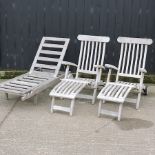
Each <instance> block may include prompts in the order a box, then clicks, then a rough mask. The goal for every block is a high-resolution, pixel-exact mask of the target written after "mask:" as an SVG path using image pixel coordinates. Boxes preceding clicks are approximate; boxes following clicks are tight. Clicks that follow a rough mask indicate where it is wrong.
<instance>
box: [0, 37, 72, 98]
mask: <svg viewBox="0 0 155 155" xmlns="http://www.w3.org/2000/svg"><path fill="white" fill-rule="evenodd" d="M60 42H61V43H60ZM62 42H63V43H62ZM59 43H60V44H59ZM68 43H69V39H68V38H56V37H43V38H42V40H41V43H40V46H39V48H38V51H37V53H36V56H35V58H34V61H33V64H32V66H31V69H30V71H29V72H28V73H26V74H23V75H21V76H18V77H15V78H13V79H11V80H7V81H5V82H3V83H1V84H0V91H1V92H5V93H9V94H14V95H18V96H20V97H21V100H22V101H24V100H26V99H28V98H30V97H32V96H37V94H38V93H40V92H41V91H43V90H44V89H47V88H48V87H50V86H52V85H55V84H56V83H57V82H58V81H59V78H58V76H61V75H60V74H58V73H59V70H60V66H61V63H62V61H63V58H64V55H65V52H66V49H67V46H68ZM45 46H46V47H50V48H53V47H54V48H58V51H52V50H50V48H49V49H48V50H44V49H43V47H45ZM59 48H61V51H60V49H59ZM54 50H55V49H54ZM41 54H45V55H46V57H44V56H42V55H41ZM48 55H50V56H48ZM54 55H57V56H59V58H55V57H54ZM38 61H42V63H38ZM47 61H48V62H52V63H54V62H56V63H57V65H55V66H53V65H47V64H45V63H44V62H47ZM36 68H39V70H37V69H36ZM51 69H52V70H53V71H52V72H51ZM61 77H62V76H61ZM34 100H35V98H34Z"/></svg>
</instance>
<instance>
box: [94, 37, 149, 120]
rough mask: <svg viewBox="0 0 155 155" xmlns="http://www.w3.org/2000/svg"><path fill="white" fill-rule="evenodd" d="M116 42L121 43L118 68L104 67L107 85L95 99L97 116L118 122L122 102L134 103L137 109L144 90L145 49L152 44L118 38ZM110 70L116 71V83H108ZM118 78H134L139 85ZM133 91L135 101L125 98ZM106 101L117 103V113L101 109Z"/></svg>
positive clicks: (142, 40) (134, 39)
mask: <svg viewBox="0 0 155 155" xmlns="http://www.w3.org/2000/svg"><path fill="white" fill-rule="evenodd" d="M117 41H118V42H119V43H121V52H120V58H119V64H118V68H117V67H115V66H113V65H109V64H106V65H105V67H106V68H109V73H108V78H107V84H106V86H105V87H104V88H103V89H102V90H101V91H100V93H99V95H98V97H97V98H98V99H99V100H100V102H99V108H98V116H100V114H106V115H112V116H116V117H118V120H120V119H121V111H122V107H123V103H124V101H128V102H134V103H136V109H138V108H139V104H140V99H141V92H142V89H144V88H145V87H144V84H143V80H144V73H146V70H145V62H146V55H147V49H148V45H151V44H152V39H142V38H127V37H118V39H117ZM112 69H114V70H116V71H117V75H116V82H110V76H111V71H112ZM120 77H127V78H135V79H138V80H139V83H131V82H124V81H120V80H119V78H120ZM133 89H134V90H137V92H138V97H137V99H133V98H127V96H128V94H129V93H130V92H131V90H133ZM106 101H111V102H115V103H118V104H119V111H118V112H113V111H109V110H105V109H104V108H102V107H101V106H102V103H105V102H106Z"/></svg>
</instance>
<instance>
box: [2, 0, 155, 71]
mask: <svg viewBox="0 0 155 155" xmlns="http://www.w3.org/2000/svg"><path fill="white" fill-rule="evenodd" d="M0 13H1V16H0V67H1V69H28V68H29V67H30V65H31V63H32V61H33V58H34V55H35V53H36V51H37V47H38V45H39V42H40V40H41V38H42V36H57V37H70V38H71V42H70V45H69V49H68V51H67V54H66V57H65V59H66V60H69V61H72V62H77V58H78V54H79V43H78V42H77V40H76V36H77V35H78V34H79V33H80V34H90V35H107V36H110V38H111V42H110V43H109V44H108V47H107V54H106V60H105V63H112V64H115V65H117V62H118V56H119V44H118V43H117V42H116V39H117V37H118V36H119V35H121V36H129V37H146V38H152V39H155V0H0ZM154 50H155V45H154V44H153V45H152V46H151V47H150V48H149V51H148V57H147V66H146V68H147V70H148V71H149V72H150V73H155V61H154V60H155V52H154Z"/></svg>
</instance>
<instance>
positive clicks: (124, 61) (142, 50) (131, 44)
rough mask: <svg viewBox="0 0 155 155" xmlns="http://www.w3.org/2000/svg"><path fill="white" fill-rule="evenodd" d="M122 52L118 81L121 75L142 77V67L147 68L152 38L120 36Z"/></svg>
mask: <svg viewBox="0 0 155 155" xmlns="http://www.w3.org/2000/svg"><path fill="white" fill-rule="evenodd" d="M117 41H118V42H119V43H121V52H120V59H119V65H118V72H117V78H116V81H118V78H119V76H124V77H133V78H141V74H140V68H144V69H145V62H146V55H147V49H148V45H151V44H152V39H143V38H128V37H118V39H117Z"/></svg>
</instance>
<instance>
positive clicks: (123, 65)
mask: <svg viewBox="0 0 155 155" xmlns="http://www.w3.org/2000/svg"><path fill="white" fill-rule="evenodd" d="M127 47H128V44H127V43H126V44H125V49H124V54H123V64H122V69H121V73H123V72H124V67H125V65H126V64H125V60H126V53H127Z"/></svg>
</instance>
